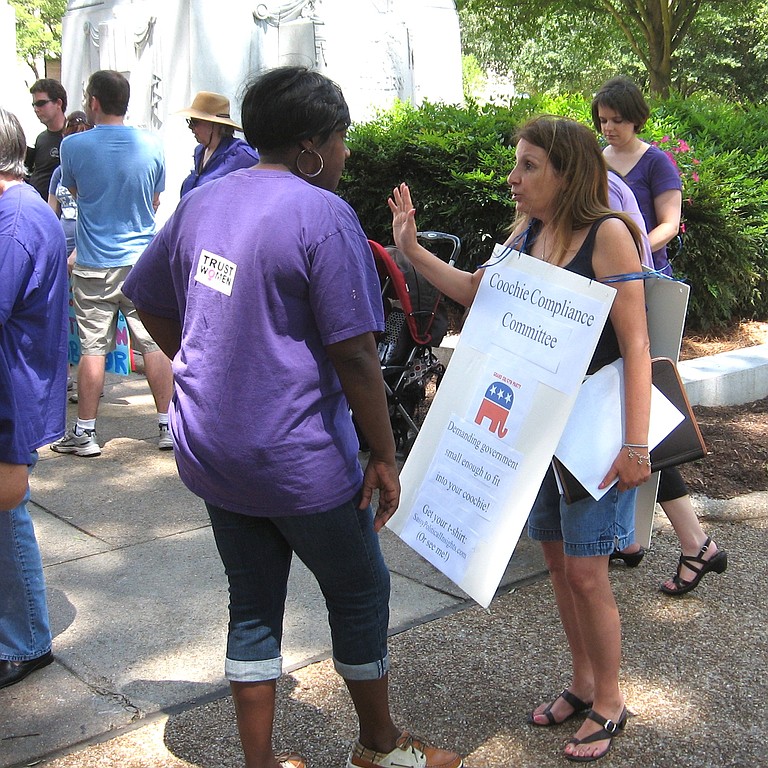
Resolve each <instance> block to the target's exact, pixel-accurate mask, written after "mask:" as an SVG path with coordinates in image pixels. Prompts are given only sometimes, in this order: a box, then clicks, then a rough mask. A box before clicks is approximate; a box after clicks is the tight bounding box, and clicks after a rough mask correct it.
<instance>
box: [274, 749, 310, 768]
mask: <svg viewBox="0 0 768 768" xmlns="http://www.w3.org/2000/svg"><path fill="white" fill-rule="evenodd" d="M275 760H277V762H278V763H280V768H307V761H306V760H305V759H304V758H303V757H302V756H301V755H300V754H299V753H298V752H278V753H277V754H276V755H275Z"/></svg>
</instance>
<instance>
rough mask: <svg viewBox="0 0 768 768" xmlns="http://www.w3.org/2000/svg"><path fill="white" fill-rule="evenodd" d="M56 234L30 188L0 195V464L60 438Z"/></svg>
mask: <svg viewBox="0 0 768 768" xmlns="http://www.w3.org/2000/svg"><path fill="white" fill-rule="evenodd" d="M67 302H68V292H67V263H66V246H65V244H64V233H63V231H62V229H61V226H60V224H59V222H58V219H57V218H56V215H55V214H54V212H53V211H52V210H51V208H50V206H49V205H48V203H46V202H45V201H44V200H43V199H42V198H41V197H40V195H39V194H38V193H37V192H36V191H35V189H34V188H33V187H31V186H29V185H28V184H16V185H13V186H11V187H9V188H8V189H6V191H5V192H4V193H3V194H2V195H0V461H2V462H5V463H8V464H26V463H27V462H28V461H29V454H30V452H31V451H33V450H36V449H37V448H39V447H40V446H41V445H45V444H47V443H50V442H52V441H53V440H56V439H57V438H59V437H61V435H62V434H63V433H64V424H65V418H66V401H67V391H66V389H67Z"/></svg>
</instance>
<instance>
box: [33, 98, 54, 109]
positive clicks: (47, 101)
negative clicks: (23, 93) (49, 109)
mask: <svg viewBox="0 0 768 768" xmlns="http://www.w3.org/2000/svg"><path fill="white" fill-rule="evenodd" d="M53 101H55V99H38V100H37V101H33V102H32V106H33V107H37V109H41V108H42V107H44V106H45V105H46V104H50V103H51V102H53Z"/></svg>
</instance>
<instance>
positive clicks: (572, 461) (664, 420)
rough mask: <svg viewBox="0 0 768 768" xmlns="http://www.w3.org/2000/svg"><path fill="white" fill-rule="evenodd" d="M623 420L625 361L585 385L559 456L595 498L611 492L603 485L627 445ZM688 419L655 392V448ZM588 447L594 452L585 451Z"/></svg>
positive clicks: (652, 428)
mask: <svg viewBox="0 0 768 768" xmlns="http://www.w3.org/2000/svg"><path fill="white" fill-rule="evenodd" d="M623 415H624V361H623V360H621V359H619V360H616V361H615V362H613V363H611V364H610V365H606V366H603V367H602V368H601V369H600V370H599V371H598V372H597V373H595V374H594V375H592V376H590V377H589V378H588V379H587V380H586V381H585V382H584V383H583V384H582V385H581V389H580V390H579V394H578V397H577V398H576V403H575V405H574V406H573V410H572V411H571V416H570V418H569V419H568V423H567V425H566V427H565V430H564V431H563V434H562V437H561V438H560V443H559V444H558V446H557V450H556V451H555V456H557V458H558V459H559V460H560V461H561V462H562V463H563V464H564V465H565V467H566V468H567V469H568V471H569V472H570V473H571V474H572V475H573V476H574V477H575V478H576V479H577V480H578V481H579V482H580V483H581V484H582V485H583V486H584V488H585V489H586V490H587V491H589V493H590V494H591V495H592V497H593V498H595V499H600V498H602V497H603V496H604V495H605V493H606V492H607V491H608V488H602V489H601V488H598V486H599V485H600V483H601V482H602V481H603V478H604V477H605V475H606V474H607V472H608V470H609V469H610V468H611V464H612V463H613V461H614V459H615V458H616V456H617V455H618V453H619V451H620V450H621V446H622V445H623V443H624V418H623ZM683 418H684V416H683V414H682V413H680V411H679V410H678V409H677V408H676V407H675V406H674V405H673V404H672V403H671V402H670V401H669V399H668V398H666V397H665V396H664V395H663V394H662V393H661V392H660V391H659V390H658V389H656V387H651V418H650V423H649V426H648V445H649V449H652V448H655V447H656V446H657V445H658V444H659V443H660V442H661V441H662V440H663V439H664V438H665V437H666V436H667V435H668V434H669V433H670V432H671V431H672V430H673V429H674V428H675V427H676V426H677V425H678V424H679V423H680V422H681V421H682V420H683ZM585 438H586V439H585ZM587 444H588V445H589V450H585V447H584V446H585V445H587ZM609 487H610V486H609Z"/></svg>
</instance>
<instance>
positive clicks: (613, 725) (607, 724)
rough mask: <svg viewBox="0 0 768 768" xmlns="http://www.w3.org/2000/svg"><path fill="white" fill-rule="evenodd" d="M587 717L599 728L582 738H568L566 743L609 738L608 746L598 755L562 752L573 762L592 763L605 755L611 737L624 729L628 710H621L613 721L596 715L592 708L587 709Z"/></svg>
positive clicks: (611, 742)
mask: <svg viewBox="0 0 768 768" xmlns="http://www.w3.org/2000/svg"><path fill="white" fill-rule="evenodd" d="M587 717H588V718H589V719H590V720H594V721H595V722H596V723H597V724H598V725H599V726H600V730H599V731H595V732H594V733H590V734H589V736H585V737H584V738H583V739H576V738H573V739H568V741H567V742H566V743H567V744H591V743H592V742H594V741H602V740H603V739H609V741H608V746H607V747H606V748H605V749H604V750H603V751H602V752H601V753H600V754H599V755H569V754H568V753H567V752H564V753H563V754H564V755H565V756H566V757H567V758H568V759H569V760H572V761H573V762H574V763H592V762H594V761H595V760H599V759H600V758H601V757H605V756H606V755H607V754H608V753H609V752H610V751H611V747H612V746H613V737H614V736H619V735H620V732H621V731H623V730H624V726H625V725H626V724H627V718H628V717H629V712H627V708H626V707H624V709H622V710H621V714H620V715H619V719H618V720H616V721H614V720H610V719H608V718H607V717H603V716H602V715H598V714H597V712H595V711H594V710H591V709H590V710H589V714H588V715H587Z"/></svg>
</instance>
